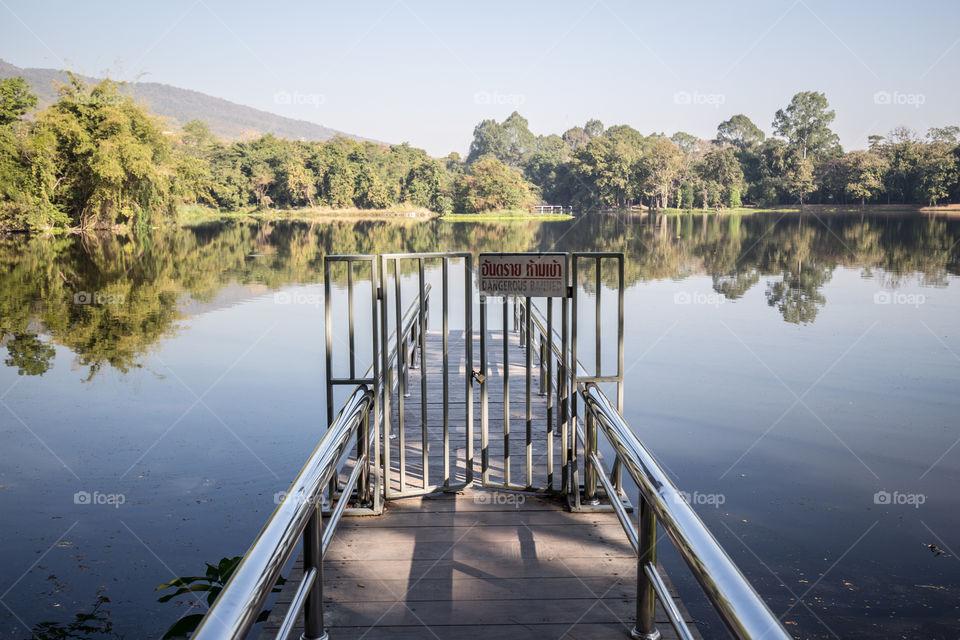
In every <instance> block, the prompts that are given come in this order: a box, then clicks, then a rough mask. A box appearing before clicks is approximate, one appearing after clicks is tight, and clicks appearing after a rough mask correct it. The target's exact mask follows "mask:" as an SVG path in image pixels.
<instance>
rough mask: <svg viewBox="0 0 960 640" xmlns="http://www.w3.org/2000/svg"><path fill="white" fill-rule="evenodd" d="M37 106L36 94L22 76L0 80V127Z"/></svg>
mask: <svg viewBox="0 0 960 640" xmlns="http://www.w3.org/2000/svg"><path fill="white" fill-rule="evenodd" d="M35 106H37V96H36V95H34V94H33V93H31V92H30V85H29V84H27V81H26V80H24V79H23V78H5V79H3V80H0V127H2V126H4V125H8V124H10V123H11V122H13V121H14V120H19V119H20V117H21V116H22V115H23V114H25V113H26V112H27V111H29V110H30V109H33V108H34V107H35Z"/></svg>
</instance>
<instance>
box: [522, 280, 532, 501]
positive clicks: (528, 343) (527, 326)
mask: <svg viewBox="0 0 960 640" xmlns="http://www.w3.org/2000/svg"><path fill="white" fill-rule="evenodd" d="M523 311H524V315H523V337H524V338H525V340H524V341H523V344H524V347H525V349H526V351H527V380H526V382H527V386H526V390H525V391H526V396H527V402H526V419H527V424H526V427H527V434H526V435H527V445H526V453H527V456H526V461H525V463H524V464H525V465H526V471H527V474H526V476H527V484H526V486H527V487H532V486H533V407H532V406H531V404H530V402H531V398H530V394H531V392H532V388H531V387H532V382H533V344H532V339H533V335H532V331H531V328H532V327H531V322H530V320H531V314H530V297H529V296H528V297H527V298H526V300H525V304H524V305H523Z"/></svg>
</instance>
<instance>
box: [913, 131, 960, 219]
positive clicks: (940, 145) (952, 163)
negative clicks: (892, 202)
mask: <svg viewBox="0 0 960 640" xmlns="http://www.w3.org/2000/svg"><path fill="white" fill-rule="evenodd" d="M918 169H919V173H920V180H919V184H918V193H917V199H918V200H922V201H923V202H926V203H927V204H929V205H930V206H935V205H936V204H937V203H938V202H940V201H941V200H945V199H946V198H947V197H948V196H949V195H950V189H951V188H952V187H953V186H954V185H956V184H957V177H958V171H957V156H956V155H955V154H954V153H952V148H951V145H948V144H947V143H945V142H934V143H932V144H928V145H925V146H924V148H923V150H922V151H921V154H920V163H919V167H918Z"/></svg>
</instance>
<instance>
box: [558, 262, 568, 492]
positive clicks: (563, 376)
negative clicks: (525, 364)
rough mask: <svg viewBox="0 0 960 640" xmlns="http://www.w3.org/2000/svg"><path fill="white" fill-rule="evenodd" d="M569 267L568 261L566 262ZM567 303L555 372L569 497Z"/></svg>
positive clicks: (563, 304)
mask: <svg viewBox="0 0 960 640" xmlns="http://www.w3.org/2000/svg"><path fill="white" fill-rule="evenodd" d="M567 264H568V265H569V260H568V262H567ZM568 311H569V302H568V300H567V298H562V299H561V300H560V315H561V319H560V324H561V328H560V332H561V337H560V343H561V348H560V351H561V353H560V367H559V369H558V370H557V395H558V396H559V398H560V407H559V408H560V417H559V420H560V455H561V456H562V458H563V459H562V460H561V461H560V462H561V463H562V464H561V468H560V473H561V475H562V476H563V478H562V481H563V489H564V491H566V492H567V494H568V495H569V493H570V491H571V489H570V434H569V430H570V399H569V395H570V392H569V389H570V387H569V386H568V383H569V376H568V375H567V362H568V361H569V355H568V354H569V352H568V351H567V349H568V347H569V344H568V343H567V336H568V335H569V333H570V327H569V324H570V321H569V317H570V314H569V313H568Z"/></svg>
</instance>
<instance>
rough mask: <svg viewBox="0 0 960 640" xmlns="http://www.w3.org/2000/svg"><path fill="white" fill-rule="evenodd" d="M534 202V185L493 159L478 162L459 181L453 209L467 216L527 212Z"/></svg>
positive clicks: (491, 157) (487, 157)
mask: <svg viewBox="0 0 960 640" xmlns="http://www.w3.org/2000/svg"><path fill="white" fill-rule="evenodd" d="M534 200H535V197H534V194H533V190H532V185H530V184H529V183H528V182H527V181H526V180H524V179H523V176H521V175H520V174H519V173H517V172H516V171H514V170H512V169H511V168H510V167H507V166H506V165H504V164H503V163H502V162H500V160H498V159H497V158H496V157H494V156H486V157H483V158H480V159H479V160H476V161H475V162H474V163H473V164H471V165H470V167H469V168H468V169H467V172H466V173H465V174H464V175H463V176H461V177H460V178H458V179H457V182H456V186H455V195H454V202H453V207H454V210H455V211H458V212H464V213H480V212H483V211H495V210H497V209H526V208H528V207H530V206H531V205H532V204H533V202H534Z"/></svg>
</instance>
